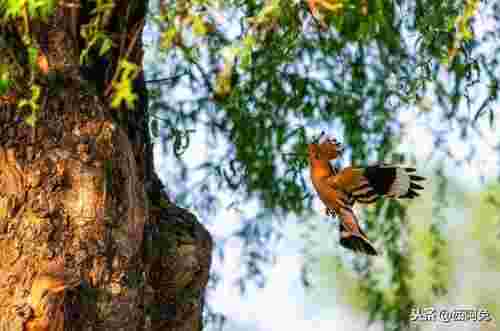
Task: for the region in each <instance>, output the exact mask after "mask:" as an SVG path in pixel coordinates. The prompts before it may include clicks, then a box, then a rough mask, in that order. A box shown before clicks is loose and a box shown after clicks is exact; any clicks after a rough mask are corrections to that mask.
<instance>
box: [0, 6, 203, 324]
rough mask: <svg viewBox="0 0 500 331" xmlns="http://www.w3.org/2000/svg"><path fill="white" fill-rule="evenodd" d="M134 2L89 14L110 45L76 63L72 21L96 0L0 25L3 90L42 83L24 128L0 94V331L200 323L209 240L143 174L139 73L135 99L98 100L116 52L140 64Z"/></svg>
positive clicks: (24, 94)
mask: <svg viewBox="0 0 500 331" xmlns="http://www.w3.org/2000/svg"><path fill="white" fill-rule="evenodd" d="M132 3H133V4H130V3H129V2H128V1H118V0H115V1H114V7H112V8H111V9H110V11H109V15H108V17H105V18H103V19H102V20H101V21H100V23H99V29H100V32H103V33H105V34H106V35H107V36H110V37H111V39H112V40H113V47H112V48H111V50H110V52H109V53H107V54H106V55H105V56H102V57H100V56H99V55H98V51H91V52H89V58H91V61H90V63H91V64H88V65H85V66H80V65H79V57H80V54H81V52H82V50H84V49H85V48H86V47H87V44H86V41H85V40H84V39H82V38H81V37H79V34H78V31H80V28H81V27H82V26H83V25H85V24H89V23H92V22H93V21H92V19H93V18H95V17H96V16H95V15H96V14H95V12H94V13H93V12H92V10H93V9H94V8H90V7H88V6H89V5H90V4H92V5H95V2H85V3H81V4H80V3H79V1H76V2H75V1H73V2H72V3H69V2H62V1H59V4H58V5H56V6H57V7H56V8H55V10H54V12H53V13H52V14H51V16H50V17H49V19H48V21H45V22H44V21H43V20H40V19H37V18H35V17H28V19H27V20H26V19H25V18H26V17H20V18H18V19H17V20H16V21H15V22H14V21H12V22H11V24H8V25H6V26H0V37H2V38H0V39H2V42H4V41H7V42H6V44H7V46H8V47H6V48H3V49H0V65H1V64H7V65H8V67H9V70H11V69H12V72H11V77H13V79H14V80H15V84H14V85H13V87H12V86H11V91H10V92H9V93H11V94H10V95H11V96H12V97H13V98H14V100H17V101H19V100H21V99H23V98H25V99H28V100H30V98H31V99H33V93H34V92H33V91H32V90H31V87H32V86H34V85H38V86H41V94H40V98H38V102H37V104H38V106H39V108H38V110H37V111H36V114H35V115H36V123H35V125H34V126H31V125H29V124H28V122H29V121H26V120H25V119H26V118H27V117H28V116H29V115H30V113H31V111H28V110H27V108H28V107H17V104H18V102H17V101H14V102H4V103H3V104H0V132H1V133H2V134H1V135H0V331H4V330H5V331H16V330H19V331H22V330H26V331H35V330H37V331H42V330H57V331H59V330H63V329H64V330H193V331H194V330H201V328H202V325H201V314H202V309H203V299H204V288H205V286H206V284H207V281H208V273H209V267H210V261H211V251H212V240H211V237H210V235H209V234H208V232H207V231H206V230H205V229H204V227H203V226H202V225H201V224H200V223H199V222H198V221H197V220H196V219H195V217H194V216H193V215H192V214H190V213H189V212H188V211H186V210H184V209H181V208H178V207H176V206H174V205H173V204H171V203H170V202H169V200H168V197H167V196H166V195H165V193H164V191H163V190H162V184H161V183H160V181H159V179H158V177H157V176H156V174H155V173H154V169H153V154H152V146H151V143H150V141H149V135H148V120H147V93H146V92H147V91H146V88H145V83H144V75H143V73H142V70H141V71H140V73H139V74H138V75H137V76H136V77H135V79H134V80H133V92H135V93H136V94H137V95H138V96H139V97H138V100H137V101H136V102H135V105H134V109H128V110H127V109H125V107H123V106H122V107H121V108H118V109H111V108H110V107H109V105H110V100H111V95H112V93H111V92H113V90H112V88H111V87H110V84H111V80H112V78H115V79H116V78H117V77H118V75H117V74H116V72H117V70H118V63H119V61H120V60H121V59H125V58H126V59H127V60H128V61H129V62H131V63H135V64H136V65H138V66H139V68H142V54H143V53H142V43H141V34H142V28H143V23H144V16H145V11H146V5H147V4H146V3H145V1H144V3H140V4H137V3H135V2H132ZM26 22H28V24H25V23H26ZM12 23H16V24H12ZM26 35H28V36H30V38H31V39H32V40H33V41H34V44H35V45H39V47H40V50H41V52H39V57H38V67H33V66H30V65H29V64H28V61H27V60H26V59H27V58H28V55H27V54H28V51H27V49H28V47H27V45H26V42H25V41H24V42H23V41H22V40H23V38H22V37H23V36H26ZM32 45H33V44H32ZM2 47H3V46H2ZM23 59H24V60H23ZM45 60H47V62H48V67H46V66H45V65H44V63H47V62H44V61H45ZM47 69H48V70H47ZM32 116H33V115H32Z"/></svg>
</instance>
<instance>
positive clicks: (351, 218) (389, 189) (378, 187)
mask: <svg viewBox="0 0 500 331" xmlns="http://www.w3.org/2000/svg"><path fill="white" fill-rule="evenodd" d="M308 151H309V163H310V172H311V181H312V183H313V186H314V188H315V189H316V191H317V192H318V195H319V198H320V199H321V201H322V202H323V203H324V204H325V206H326V208H327V214H328V215H332V216H335V215H336V216H338V218H339V219H340V229H339V231H340V244H341V245H342V246H343V247H345V248H348V249H351V250H354V251H357V252H362V253H365V254H368V255H377V250H376V249H375V248H374V246H373V244H372V243H371V242H370V240H369V239H368V237H367V236H366V234H365V233H364V232H363V230H362V229H361V227H360V226H359V222H358V219H357V217H356V215H355V214H354V211H353V209H352V207H353V206H354V204H355V203H356V202H359V203H363V204H369V203H373V202H375V201H377V200H378V199H379V198H382V197H387V198H409V199H411V198H414V197H417V196H418V195H419V193H418V191H419V190H422V189H423V187H422V186H420V185H418V184H417V183H416V182H418V181H422V180H424V179H425V178H424V177H421V176H417V175H415V174H413V173H414V172H415V171H416V170H415V169H414V168H405V167H400V166H394V165H386V164H381V165H373V166H368V167H347V168H344V169H341V170H337V169H335V168H333V167H332V166H331V164H330V160H333V159H335V158H337V157H338V156H340V155H342V153H343V151H344V147H343V146H342V144H340V143H339V142H337V141H336V140H335V139H326V140H324V141H323V142H321V141H320V142H318V143H311V144H309V145H308Z"/></svg>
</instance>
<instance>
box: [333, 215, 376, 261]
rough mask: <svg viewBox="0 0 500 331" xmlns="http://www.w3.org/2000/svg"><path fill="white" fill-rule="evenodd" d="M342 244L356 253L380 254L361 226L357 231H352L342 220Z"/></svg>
mask: <svg viewBox="0 0 500 331" xmlns="http://www.w3.org/2000/svg"><path fill="white" fill-rule="evenodd" d="M340 245H341V246H342V247H344V248H347V249H350V250H352V251H354V252H356V253H363V254H367V255H378V253H377V250H376V249H375V247H374V246H373V244H372V243H371V242H370V240H368V238H367V237H366V235H365V234H364V233H363V230H361V228H359V231H358V232H357V233H356V232H352V231H349V230H347V229H346V228H345V226H343V223H342V222H340Z"/></svg>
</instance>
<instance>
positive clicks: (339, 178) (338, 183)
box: [327, 165, 425, 203]
mask: <svg viewBox="0 0 500 331" xmlns="http://www.w3.org/2000/svg"><path fill="white" fill-rule="evenodd" d="M414 172H415V169H414V168H405V167H400V166H393V165H374V166H369V167H365V168H354V167H347V168H344V169H342V170H341V171H340V172H338V173H337V174H336V175H335V176H331V177H329V178H328V180H327V182H328V185H330V186H331V187H335V188H336V189H339V190H342V191H343V192H345V193H346V194H348V195H350V196H352V197H353V198H354V200H355V201H356V202H360V203H372V202H375V201H377V200H378V199H379V198H381V197H387V198H400V199H405V198H407V199H412V198H415V197H417V196H419V192H418V191H419V190H422V189H423V187H422V186H420V185H419V184H417V182H419V181H423V180H425V178H424V177H422V176H417V175H415V174H414Z"/></svg>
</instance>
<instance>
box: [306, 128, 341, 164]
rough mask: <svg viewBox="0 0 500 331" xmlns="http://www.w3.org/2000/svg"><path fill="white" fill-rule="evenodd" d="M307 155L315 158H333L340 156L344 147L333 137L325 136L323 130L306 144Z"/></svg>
mask: <svg viewBox="0 0 500 331" xmlns="http://www.w3.org/2000/svg"><path fill="white" fill-rule="evenodd" d="M308 150H309V157H311V158H313V157H314V158H315V159H320V158H321V159H324V160H328V161H330V160H334V159H336V158H337V157H339V156H341V155H342V153H343V152H344V150H345V147H344V146H343V145H342V144H341V143H340V142H339V141H337V139H335V138H329V137H328V136H325V133H324V132H321V135H320V136H319V137H318V138H316V139H314V140H313V142H312V143H310V144H309V145H308Z"/></svg>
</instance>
